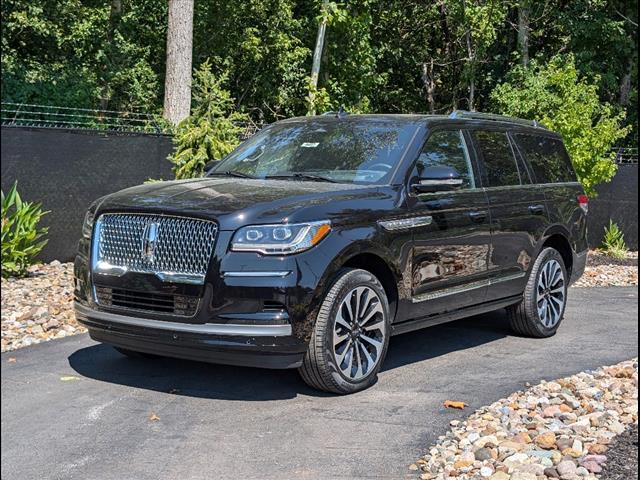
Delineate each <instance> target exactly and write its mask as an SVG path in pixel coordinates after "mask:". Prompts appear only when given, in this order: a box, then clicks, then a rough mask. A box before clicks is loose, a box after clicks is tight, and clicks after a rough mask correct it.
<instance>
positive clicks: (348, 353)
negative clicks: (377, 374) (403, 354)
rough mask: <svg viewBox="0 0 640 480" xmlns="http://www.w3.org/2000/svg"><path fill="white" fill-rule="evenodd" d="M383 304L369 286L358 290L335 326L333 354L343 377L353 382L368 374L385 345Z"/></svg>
mask: <svg viewBox="0 0 640 480" xmlns="http://www.w3.org/2000/svg"><path fill="white" fill-rule="evenodd" d="M386 334H387V332H386V322H385V314H384V309H383V308H382V302H381V301H380V297H379V296H378V294H377V293H376V292H375V291H374V290H373V289H371V288H369V287H356V288H354V289H352V290H351V291H350V292H348V293H347V295H346V296H345V297H344V299H343V300H342V303H341V304H340V307H339V308H338V312H337V315H336V320H335V322H334V327H333V355H334V358H335V362H336V365H337V366H338V368H339V369H340V371H341V372H342V374H343V375H344V376H345V377H347V378H348V379H349V380H352V381H359V380H361V379H363V378H365V377H366V376H367V375H369V374H370V373H371V372H372V371H373V370H374V368H375V367H376V365H377V364H378V363H379V361H380V358H381V356H382V353H383V349H384V344H385V335H386Z"/></svg>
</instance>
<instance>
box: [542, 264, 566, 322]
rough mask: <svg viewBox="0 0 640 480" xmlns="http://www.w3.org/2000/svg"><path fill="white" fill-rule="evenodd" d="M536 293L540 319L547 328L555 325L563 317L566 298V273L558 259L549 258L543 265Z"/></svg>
mask: <svg viewBox="0 0 640 480" xmlns="http://www.w3.org/2000/svg"><path fill="white" fill-rule="evenodd" d="M536 295H537V297H536V305H537V308H538V316H539V317H540V321H541V322H542V324H543V325H544V326H545V327H547V328H553V327H555V326H556V325H557V324H558V322H559V321H560V319H561V318H562V312H563V311H564V303H565V300H566V287H565V279H564V273H563V271H562V267H561V266H560V263H558V261H557V260H549V261H548V262H547V263H546V264H545V265H544V266H543V267H542V270H541V271H540V276H539V278H538V286H537V288H536Z"/></svg>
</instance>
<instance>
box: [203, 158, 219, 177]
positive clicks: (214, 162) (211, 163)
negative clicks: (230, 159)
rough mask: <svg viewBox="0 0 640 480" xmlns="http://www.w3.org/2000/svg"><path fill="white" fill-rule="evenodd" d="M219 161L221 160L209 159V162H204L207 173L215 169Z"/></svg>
mask: <svg viewBox="0 0 640 480" xmlns="http://www.w3.org/2000/svg"><path fill="white" fill-rule="evenodd" d="M218 163H220V160H209V161H208V162H207V163H205V164H204V173H205V175H206V174H207V173H209V172H210V171H211V170H213V167H215V166H216V165H217V164H218Z"/></svg>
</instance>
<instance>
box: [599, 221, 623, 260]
mask: <svg viewBox="0 0 640 480" xmlns="http://www.w3.org/2000/svg"><path fill="white" fill-rule="evenodd" d="M627 250H628V249H627V244H626V243H625V242H624V233H622V230H620V228H619V227H618V224H617V223H613V220H611V219H609V226H608V227H605V228H604V239H603V240H602V251H603V252H604V253H605V254H607V255H609V256H611V257H613V258H624V257H625V256H626V253H627Z"/></svg>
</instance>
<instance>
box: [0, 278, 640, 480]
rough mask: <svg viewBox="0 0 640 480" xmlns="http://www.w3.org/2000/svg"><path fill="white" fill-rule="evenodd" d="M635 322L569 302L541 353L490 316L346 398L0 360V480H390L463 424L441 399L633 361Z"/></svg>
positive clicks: (54, 351) (49, 358)
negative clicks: (452, 427) (451, 428)
mask: <svg viewBox="0 0 640 480" xmlns="http://www.w3.org/2000/svg"><path fill="white" fill-rule="evenodd" d="M637 315H638V294H637V288H602V289H588V290H587V289H572V290H571V292H570V302H569V308H568V310H567V316H566V319H565V323H564V324H563V327H562V328H561V329H560V332H559V333H558V335H556V336H555V337H554V338H551V339H547V340H531V339H525V338H518V337H513V336H511V335H510V333H509V330H508V328H507V323H506V318H505V314H504V312H496V313H493V314H489V315H483V316H479V317H474V318H471V319H467V320H462V321H458V322H454V323H451V324H448V325H441V326H437V327H433V328H430V329H426V330H423V331H420V332H416V333H413V334H406V335H402V336H399V337H395V338H393V339H392V341H391V348H390V351H389V355H388V357H387V360H386V363H385V366H384V371H383V372H382V373H381V374H380V381H379V382H378V384H377V385H375V386H374V387H373V388H371V389H370V390H368V391H365V392H361V393H358V394H355V395H351V396H348V397H334V396H329V395H322V394H318V393H316V392H315V391H312V390H310V389H309V388H307V387H306V386H305V385H304V384H303V383H302V381H301V380H299V379H298V377H297V374H296V372H295V371H268V370H257V369H249V368H236V367H227V366H218V365H207V364H198V363H194V362H186V361H178V360H169V359H158V360H130V359H126V358H124V357H122V356H121V355H119V354H118V353H117V352H115V351H114V350H113V349H112V348H110V347H107V346H104V345H100V344H96V343H95V342H93V341H92V340H90V339H89V338H88V337H87V336H86V335H82V336H78V337H73V338H68V339H65V340H59V341H54V342H50V343H47V344H43V345H38V346H34V347H29V348H26V349H22V350H19V351H17V352H13V353H11V354H3V355H2V478H6V479H31V478H34V479H35V478H38V479H47V478H79V479H114V480H115V479H117V480H122V479H128V478H131V479H154V480H155V479H191V478H194V479H196V478H197V479H217V478H223V479H226V478H230V479H240V478H243V479H244V478H249V479H289V478H313V479H316V478H327V479H329V478H330V479H336V478H403V477H404V476H405V475H408V471H407V466H408V465H409V464H410V463H412V462H413V461H414V460H415V459H416V458H417V457H418V456H419V455H420V454H421V453H422V450H423V448H425V447H426V446H427V445H428V443H429V442H432V441H433V440H434V439H436V438H437V436H438V435H440V434H442V433H443V432H445V431H446V429H447V425H448V422H449V421H450V420H452V419H453V418H462V417H463V416H466V415H468V413H470V411H471V409H467V410H466V411H465V412H458V411H450V410H445V409H443V408H442V406H441V405H442V401H443V400H446V399H459V400H464V401H466V402H467V403H469V404H470V406H471V408H475V407H479V406H481V405H484V404H488V403H490V402H492V401H493V400H495V399H498V398H500V397H502V396H504V395H505V394H508V393H510V392H512V391H514V390H517V389H519V388H521V387H522V386H523V385H524V383H525V382H532V383H533V382H538V381H539V380H541V379H545V378H546V379H550V378H555V377H559V376H563V375H567V374H571V373H575V372H577V371H579V370H583V369H589V368H595V367H598V366H600V365H603V364H610V363H615V362H617V361H620V360H623V359H628V358H631V357H633V356H636V355H637V354H638V319H637ZM9 356H12V357H16V359H17V361H16V363H8V357H9ZM66 376H71V377H72V378H71V379H68V380H67V381H63V380H61V378H64V377H66ZM75 377H77V378H75ZM151 412H155V413H156V415H157V416H158V417H159V418H160V419H159V420H158V421H154V422H152V421H150V420H149V415H150V414H151Z"/></svg>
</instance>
